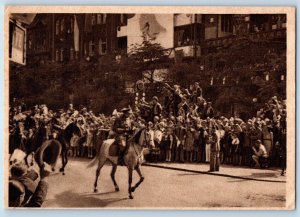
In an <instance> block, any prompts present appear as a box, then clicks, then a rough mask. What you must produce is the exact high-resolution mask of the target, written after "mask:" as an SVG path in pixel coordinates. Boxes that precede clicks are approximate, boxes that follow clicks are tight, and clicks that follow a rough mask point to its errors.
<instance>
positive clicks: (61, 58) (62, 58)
mask: <svg viewBox="0 0 300 217" xmlns="http://www.w3.org/2000/svg"><path fill="white" fill-rule="evenodd" d="M60 61H61V62H63V61H64V49H61V50H60Z"/></svg>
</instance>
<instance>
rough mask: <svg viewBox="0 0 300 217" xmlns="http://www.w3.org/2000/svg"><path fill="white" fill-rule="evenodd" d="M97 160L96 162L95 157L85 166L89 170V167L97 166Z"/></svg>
mask: <svg viewBox="0 0 300 217" xmlns="http://www.w3.org/2000/svg"><path fill="white" fill-rule="evenodd" d="M97 160H98V156H97V155H96V157H94V159H93V160H91V161H90V162H89V164H88V165H87V168H91V167H93V166H95V165H96V164H97Z"/></svg>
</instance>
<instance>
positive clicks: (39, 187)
mask: <svg viewBox="0 0 300 217" xmlns="http://www.w3.org/2000/svg"><path fill="white" fill-rule="evenodd" d="M50 172H51V167H50V165H48V164H46V163H44V164H43V165H42V167H41V168H40V174H37V173H36V172H35V171H34V170H28V171H27V168H26V167H25V166H24V165H14V166H12V168H11V179H10V180H9V207H41V206H42V205H43V203H44V201H45V199H46V196H47V192H48V182H47V177H48V176H49V174H50ZM38 177H39V178H40V180H39V181H38V183H37V184H36V180H37V179H38Z"/></svg>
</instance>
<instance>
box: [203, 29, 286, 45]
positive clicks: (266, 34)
mask: <svg viewBox="0 0 300 217" xmlns="http://www.w3.org/2000/svg"><path fill="white" fill-rule="evenodd" d="M248 38H249V39H250V40H252V41H256V40H272V39H280V38H286V29H285V28H282V29H273V30H270V31H261V32H254V33H249V34H248ZM235 40H237V35H231V36H226V37H222V38H214V39H207V40H205V41H204V44H205V47H218V46H223V45H226V44H231V43H233V42H234V41H235Z"/></svg>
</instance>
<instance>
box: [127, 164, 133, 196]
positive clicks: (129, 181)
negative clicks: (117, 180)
mask: <svg viewBox="0 0 300 217" xmlns="http://www.w3.org/2000/svg"><path fill="white" fill-rule="evenodd" d="M132 172H133V169H131V168H128V193H129V199H133V195H132V191H131V189H132V188H131V183H132Z"/></svg>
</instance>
